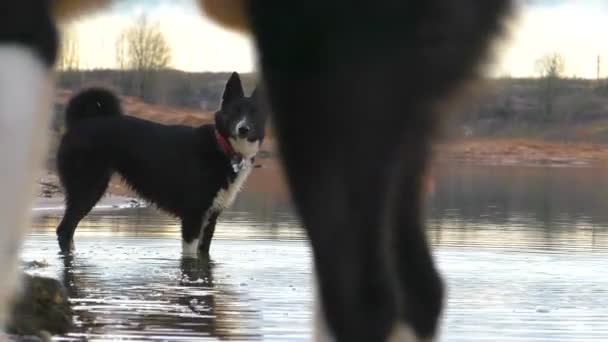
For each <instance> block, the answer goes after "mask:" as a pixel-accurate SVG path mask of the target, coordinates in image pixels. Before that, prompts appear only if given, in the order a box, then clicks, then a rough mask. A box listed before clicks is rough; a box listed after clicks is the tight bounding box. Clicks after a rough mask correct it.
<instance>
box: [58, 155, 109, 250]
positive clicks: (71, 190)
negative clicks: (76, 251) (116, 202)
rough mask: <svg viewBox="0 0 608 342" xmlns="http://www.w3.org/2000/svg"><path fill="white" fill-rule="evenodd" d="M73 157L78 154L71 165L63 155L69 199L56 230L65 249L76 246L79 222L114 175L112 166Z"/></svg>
mask: <svg viewBox="0 0 608 342" xmlns="http://www.w3.org/2000/svg"><path fill="white" fill-rule="evenodd" d="M73 158H75V157H72V159H70V164H69V165H68V164H66V163H62V161H65V159H63V158H60V165H59V174H60V178H61V183H62V184H63V187H64V189H65V203H66V208H65V213H64V215H63V219H62V220H61V222H60V223H59V225H58V226H57V230H56V232H57V241H58V242H59V248H60V249H61V252H62V253H67V252H70V251H71V250H72V249H73V248H74V232H75V231H76V227H77V226H78V223H79V222H80V220H82V219H83V218H84V217H85V216H86V215H87V214H88V213H89V212H90V211H91V209H93V207H94V206H95V204H97V202H98V201H99V199H100V198H101V196H103V194H104V193H105V191H106V189H107V187H108V183H109V182H110V177H111V175H112V173H111V171H110V170H108V169H104V168H97V167H96V165H94V164H93V163H92V162H91V163H89V162H88V161H86V160H80V159H77V160H75V159H73ZM72 163H73V164H72ZM85 165H86V166H85Z"/></svg>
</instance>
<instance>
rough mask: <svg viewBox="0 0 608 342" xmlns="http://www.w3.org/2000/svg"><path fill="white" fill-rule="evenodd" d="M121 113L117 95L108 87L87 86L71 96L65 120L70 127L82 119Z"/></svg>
mask: <svg viewBox="0 0 608 342" xmlns="http://www.w3.org/2000/svg"><path fill="white" fill-rule="evenodd" d="M122 113H123V112H122V108H121V105H120V99H119V98H118V96H116V95H115V94H114V93H112V92H111V91H110V90H108V89H103V88H89V89H86V90H83V91H81V92H80V93H78V94H77V95H76V96H74V97H72V99H71V100H70V102H69V103H68V106H67V108H66V111H65V121H66V125H67V128H68V129H70V128H72V127H74V125H76V124H78V122H80V121H82V120H86V119H89V118H93V117H110V116H118V115H122Z"/></svg>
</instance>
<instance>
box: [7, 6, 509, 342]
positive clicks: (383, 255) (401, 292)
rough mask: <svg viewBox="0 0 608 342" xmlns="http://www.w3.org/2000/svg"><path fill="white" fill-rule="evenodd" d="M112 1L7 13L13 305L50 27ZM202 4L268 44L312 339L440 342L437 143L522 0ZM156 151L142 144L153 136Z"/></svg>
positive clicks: (40, 134)
mask: <svg viewBox="0 0 608 342" xmlns="http://www.w3.org/2000/svg"><path fill="white" fill-rule="evenodd" d="M110 2H111V1H110V0H54V1H48V0H47V1H44V0H21V1H3V2H0V3H1V4H0V18H1V19H2V20H0V156H1V157H2V158H3V163H5V164H4V165H6V167H5V168H4V169H3V170H4V171H3V173H2V174H1V175H0V189H2V192H0V251H2V254H0V256H2V259H0V274H2V275H3V277H0V305H2V304H5V303H6V299H7V298H8V296H10V295H11V293H12V292H11V290H12V289H13V286H14V284H15V282H14V281H13V279H14V277H12V275H14V270H15V269H16V259H17V253H18V250H17V247H18V246H19V244H20V241H21V237H22V235H23V230H24V227H26V220H25V218H26V212H27V208H28V203H29V201H28V199H29V197H28V196H27V194H26V195H23V194H24V193H25V192H24V191H23V189H31V187H32V183H33V174H34V173H33V170H34V169H35V166H36V165H37V163H40V161H41V157H42V154H41V153H40V151H41V150H40V149H39V148H37V147H40V146H41V145H43V143H44V142H45V141H46V140H45V139H46V134H45V132H44V129H45V128H46V125H47V124H48V116H49V115H48V114H49V112H50V100H49V91H48V89H49V88H50V84H51V83H50V82H51V78H50V72H49V66H50V65H52V63H53V60H54V56H55V52H56V46H57V44H56V43H57V42H56V39H55V35H54V26H53V25H52V23H51V17H54V18H58V19H60V20H61V19H62V18H66V17H67V18H70V17H74V16H76V15H78V14H81V13H88V12H91V11H92V10H93V9H95V8H97V7H100V6H101V5H104V4H108V3H110ZM199 2H200V3H201V5H202V6H203V8H204V9H205V11H206V12H207V13H208V14H209V15H210V16H211V17H212V18H215V19H216V20H217V21H219V22H220V23H222V24H224V25H225V26H227V27H230V28H236V29H239V30H247V31H249V32H251V33H252V36H253V38H254V40H255V44H256V47H257V50H258V53H259V65H260V69H261V74H262V76H263V79H264V82H265V85H266V90H267V97H268V99H269V102H270V105H271V110H272V113H273V116H274V119H275V121H274V122H275V124H276V125H275V127H276V131H277V136H278V138H279V147H280V152H281V155H282V159H283V165H284V167H285V173H286V175H287V178H288V182H289V185H290V188H291V191H292V196H293V200H294V202H295V205H296V208H297V210H298V213H299V214H300V216H301V219H302V222H303V224H304V226H305V227H306V229H307V231H308V234H309V236H310V240H311V245H312V248H313V252H314V264H315V270H316V275H317V285H318V286H317V287H318V292H319V294H318V297H319V298H320V301H319V304H320V305H319V312H318V313H317V315H316V317H317V322H318V323H319V325H318V327H317V329H316V330H315V333H316V334H315V339H316V340H319V341H334V340H335V341H348V342H357V341H361V342H369V341H374V342H375V341H406V342H414V341H415V342H420V341H432V340H433V339H434V337H435V336H436V332H437V325H438V322H439V316H440V313H441V309H442V304H443V286H442V282H441V278H440V276H439V274H438V272H437V269H436V268H435V265H434V262H433V258H432V255H431V252H430V249H429V246H428V243H427V241H426V236H425V231H424V224H423V214H422V207H423V205H422V198H421V197H422V194H421V188H422V183H423V178H424V173H425V169H426V167H427V163H428V160H429V158H430V156H429V155H430V146H431V142H432V139H433V133H434V131H435V129H436V127H437V126H438V123H439V121H440V117H441V114H442V112H443V111H445V110H446V108H447V107H448V106H450V105H451V104H453V102H451V101H450V100H452V99H454V98H455V97H457V96H458V95H459V93H460V91H461V90H462V89H463V88H464V86H466V85H467V83H468V81H471V80H474V79H475V78H477V76H478V74H479V72H478V71H479V69H480V68H479V66H480V65H481V64H482V62H483V60H484V58H485V57H486V56H487V52H488V50H489V46H490V43H491V42H492V40H493V39H494V38H496V37H497V36H499V35H500V34H501V32H502V30H503V25H502V23H503V19H504V18H505V17H506V16H507V14H508V13H509V12H510V7H511V5H512V3H514V2H515V1H514V0H376V1H351V0H333V1H327V0H306V1H284V0H231V1H226V0H199ZM101 105H102V106H103V105H104V104H103V103H102V104H101ZM450 109H453V108H450ZM94 111H95V109H94ZM85 122H86V121H83V122H82V123H81V124H83V125H84V124H85ZM100 122H101V119H100ZM133 134H135V133H133ZM148 138H149V140H147V141H145V142H142V144H150V143H152V144H153V143H154V142H153V140H154V139H155V138H156V136H155V135H150V136H148ZM233 146H237V145H236V144H234V145H233ZM247 146H249V145H247ZM131 156H135V154H132V155H130V156H129V157H131ZM7 157H10V159H9V160H8V161H7V159H6V158H7ZM226 160H228V158H226ZM225 163H226V167H227V168H229V167H231V165H230V163H229V162H228V161H226V162H225ZM186 169H187V167H185V168H184V170H186ZM146 172H149V171H148V170H146ZM100 187H101V186H100ZM7 189H8V190H7ZM139 190H142V189H139ZM187 190H188V191H187V192H191V191H190V189H187ZM99 191H100V190H99ZM15 193H17V194H19V196H18V197H15ZM93 195H94V194H91V196H93ZM228 197H230V196H228ZM80 215H82V214H80ZM202 221H204V217H202V218H201V224H202ZM72 225H73V224H71V225H67V226H68V227H71V226H72ZM193 226H194V225H193ZM70 237H71V236H70V234H67V235H66V238H65V239H64V242H65V243H64V245H65V246H66V247H69V245H70V240H69V238H70ZM1 309H2V308H1V307H0V313H1V312H4V311H3V310H1ZM2 318H3V317H1V316H0V320H1V319H2Z"/></svg>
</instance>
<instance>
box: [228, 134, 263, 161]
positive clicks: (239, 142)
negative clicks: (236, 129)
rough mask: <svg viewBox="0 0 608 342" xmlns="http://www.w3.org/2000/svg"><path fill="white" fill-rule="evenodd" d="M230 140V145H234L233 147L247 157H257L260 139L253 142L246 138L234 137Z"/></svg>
mask: <svg viewBox="0 0 608 342" xmlns="http://www.w3.org/2000/svg"><path fill="white" fill-rule="evenodd" d="M228 140H230V145H231V146H232V148H233V149H234V150H235V151H236V152H238V153H240V154H241V155H242V156H243V158H245V159H251V158H253V157H255V155H256V154H257V153H258V151H259V150H260V142H259V141H258V140H256V141H253V142H252V141H249V140H247V139H246V138H236V139H235V138H232V137H231V138H229V139H228Z"/></svg>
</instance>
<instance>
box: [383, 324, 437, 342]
mask: <svg viewBox="0 0 608 342" xmlns="http://www.w3.org/2000/svg"><path fill="white" fill-rule="evenodd" d="M432 341H433V340H432V339H427V338H425V339H420V338H418V337H417V336H416V334H415V333H414V330H413V329H412V328H410V327H409V326H408V325H407V324H404V323H401V322H398V323H395V326H394V328H393V332H392V333H391V334H390V336H389V337H388V339H387V340H386V342H432Z"/></svg>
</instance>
